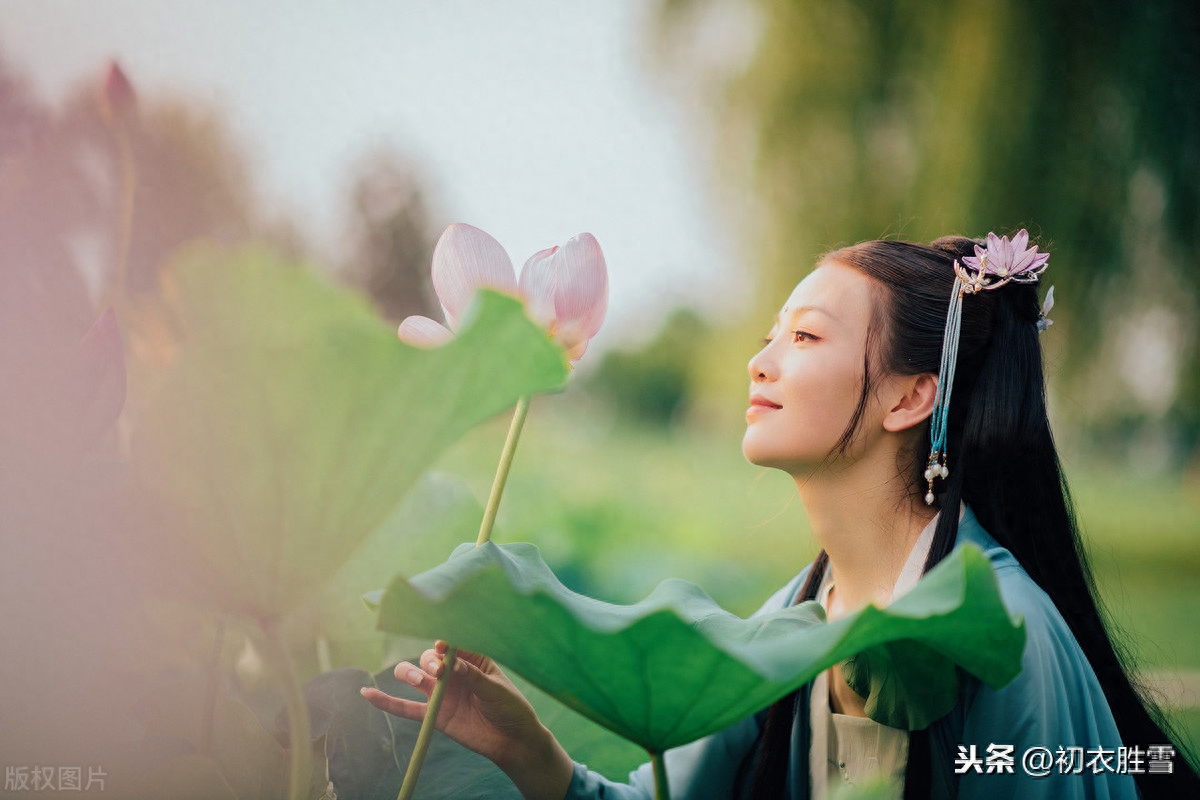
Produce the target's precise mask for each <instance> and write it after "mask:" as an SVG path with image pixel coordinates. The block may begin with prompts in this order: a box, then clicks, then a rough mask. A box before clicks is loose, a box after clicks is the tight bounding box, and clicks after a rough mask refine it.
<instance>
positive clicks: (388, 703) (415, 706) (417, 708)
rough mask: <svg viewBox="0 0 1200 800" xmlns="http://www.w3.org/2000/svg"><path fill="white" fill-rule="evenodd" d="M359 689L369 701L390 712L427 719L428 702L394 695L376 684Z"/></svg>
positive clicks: (398, 715)
mask: <svg viewBox="0 0 1200 800" xmlns="http://www.w3.org/2000/svg"><path fill="white" fill-rule="evenodd" d="M359 691H360V692H361V693H362V696H363V697H365V698H366V699H367V702H368V703H370V704H371V705H373V706H375V707H376V708H378V709H382V710H383V711H386V712H388V713H389V714H394V715H395V716H397V717H403V718H404V719H412V720H417V721H420V720H423V719H425V707H426V706H427V705H428V703H418V702H416V701H415V700H405V699H404V698H403V697H392V696H391V695H390V694H387V693H386V692H382V691H380V690H379V689H376V688H375V687H374V686H364V687H363V688H362V689H360V690H359Z"/></svg>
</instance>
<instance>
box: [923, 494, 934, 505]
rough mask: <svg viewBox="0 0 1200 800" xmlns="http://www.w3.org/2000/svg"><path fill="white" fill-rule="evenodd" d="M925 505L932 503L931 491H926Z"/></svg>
mask: <svg viewBox="0 0 1200 800" xmlns="http://www.w3.org/2000/svg"><path fill="white" fill-rule="evenodd" d="M925 505H927V506H931V505H933V492H926V494H925Z"/></svg>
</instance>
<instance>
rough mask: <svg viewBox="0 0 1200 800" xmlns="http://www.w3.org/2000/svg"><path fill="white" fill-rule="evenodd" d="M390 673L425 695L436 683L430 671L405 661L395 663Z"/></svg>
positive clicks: (427, 694)
mask: <svg viewBox="0 0 1200 800" xmlns="http://www.w3.org/2000/svg"><path fill="white" fill-rule="evenodd" d="M427 652H428V651H427ZM392 674H393V675H395V676H396V680H398V681H402V682H404V683H407V684H408V685H409V686H411V687H413V688H414V689H416V690H417V691H418V692H420V693H421V694H423V695H425V696H426V697H428V696H429V694H430V692H432V691H433V686H434V684H435V683H437V679H436V678H434V676H433V675H432V674H430V671H428V670H422V669H419V668H417V667H416V666H414V665H412V664H410V663H409V662H407V661H401V662H400V663H399V664H397V665H396V668H395V669H394V670H392Z"/></svg>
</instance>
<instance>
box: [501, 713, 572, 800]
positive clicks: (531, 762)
mask: <svg viewBox="0 0 1200 800" xmlns="http://www.w3.org/2000/svg"><path fill="white" fill-rule="evenodd" d="M539 727H540V731H539V732H538V734H537V735H535V736H532V737H530V738H529V739H526V740H524V741H522V742H521V744H520V746H518V747H515V748H513V750H512V751H511V752H510V753H507V754H506V755H505V757H504V758H502V759H497V760H496V765H497V766H498V767H500V769H502V770H503V771H504V774H506V775H508V777H509V778H510V779H511V780H512V782H513V783H514V784H516V787H517V789H518V790H519V791H520V792H521V796H522V797H524V798H525V800H563V798H564V797H566V794H567V788H568V787H570V785H571V779H572V778H573V777H574V774H575V762H574V761H573V760H571V756H570V755H568V754H567V751H566V750H564V749H563V746H562V745H561V744H559V743H558V739H555V738H554V734H553V733H551V732H550V731H549V729H547V728H546V727H545V726H544V725H541V726H539Z"/></svg>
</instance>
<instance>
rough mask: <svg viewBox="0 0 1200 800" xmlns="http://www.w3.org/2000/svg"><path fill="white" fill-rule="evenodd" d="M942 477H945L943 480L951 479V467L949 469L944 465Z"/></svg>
mask: <svg viewBox="0 0 1200 800" xmlns="http://www.w3.org/2000/svg"><path fill="white" fill-rule="evenodd" d="M942 477H943V478H949V477H950V468H949V467H947V466H946V465H945V464H942Z"/></svg>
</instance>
